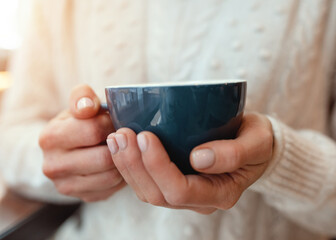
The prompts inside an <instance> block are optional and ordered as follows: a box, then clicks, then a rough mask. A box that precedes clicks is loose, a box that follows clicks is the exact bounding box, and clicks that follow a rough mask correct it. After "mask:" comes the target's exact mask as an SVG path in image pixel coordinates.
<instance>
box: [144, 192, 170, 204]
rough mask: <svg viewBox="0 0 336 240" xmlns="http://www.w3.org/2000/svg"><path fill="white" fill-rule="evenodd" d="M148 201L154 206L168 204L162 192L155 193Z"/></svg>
mask: <svg viewBox="0 0 336 240" xmlns="http://www.w3.org/2000/svg"><path fill="white" fill-rule="evenodd" d="M148 202H149V203H150V204H152V205H154V206H165V205H166V200H165V199H164V198H163V196H162V194H154V195H153V196H151V197H150V198H149V199H148Z"/></svg>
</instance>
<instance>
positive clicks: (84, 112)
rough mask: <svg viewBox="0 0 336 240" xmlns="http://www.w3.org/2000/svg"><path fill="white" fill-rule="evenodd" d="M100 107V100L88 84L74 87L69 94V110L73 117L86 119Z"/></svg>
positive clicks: (93, 114)
mask: <svg viewBox="0 0 336 240" xmlns="http://www.w3.org/2000/svg"><path fill="white" fill-rule="evenodd" d="M99 109H100V100H99V98H98V97H97V95H96V94H95V92H94V91H93V90H92V88H91V87H90V86H88V85H79V86H77V87H75V88H74V89H73V90H72V92H71V96H70V112H71V113H72V115H73V116H74V117H75V118H78V119H88V118H91V117H93V116H95V115H96V114H97V113H98V111H99Z"/></svg>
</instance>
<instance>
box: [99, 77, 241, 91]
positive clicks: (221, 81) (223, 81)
mask: <svg viewBox="0 0 336 240" xmlns="http://www.w3.org/2000/svg"><path fill="white" fill-rule="evenodd" d="M242 82H246V80H244V79H219V80H197V81H181V82H162V83H159V82H157V83H139V84H127V85H114V86H107V87H105V88H106V89H108V88H134V87H174V86H203V85H218V84H233V83H242Z"/></svg>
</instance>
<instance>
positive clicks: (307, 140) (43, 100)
mask: <svg viewBox="0 0 336 240" xmlns="http://www.w3.org/2000/svg"><path fill="white" fill-rule="evenodd" d="M27 26H28V27H29V28H28V30H29V31H26V33H25V34H24V36H25V39H24V43H23V46H22V48H21V49H20V51H19V52H18V54H17V57H16V60H15V62H14V68H13V70H14V79H15V81H14V86H13V87H12V88H11V89H10V91H8V93H7V95H6V97H5V99H4V106H3V108H2V110H3V113H2V118H1V124H0V132H1V134H0V171H1V174H3V177H4V178H5V180H6V181H7V184H8V185H9V186H10V187H12V188H13V189H15V190H16V191H18V192H20V193H21V194H24V195H26V196H29V197H32V198H37V199H42V200H46V201H52V202H68V201H73V199H70V198H67V197H64V196H61V195H59V194H58V193H57V192H56V190H55V189H54V187H53V184H52V183H51V182H50V181H49V180H47V179H46V178H45V177H44V176H43V174H42V171H41V166H42V152H41V150H40V149H39V147H38V143H37V139H38V135H39V133H40V131H41V129H42V128H43V127H44V126H45V125H46V123H47V121H48V120H50V119H51V118H52V117H54V116H55V114H57V113H58V112H59V111H61V110H63V109H64V108H66V107H67V103H68V98H69V93H70V91H71V88H72V87H73V86H75V85H76V84H79V83H88V84H90V85H91V86H92V87H93V88H94V89H95V90H96V91H97V92H98V93H99V95H100V96H101V98H102V100H104V86H106V85H112V84H120V83H135V82H158V81H172V80H174V81H183V80H191V79H192V80H195V79H217V78H221V79H222V78H245V79H247V82H248V94H247V107H246V109H247V110H248V111H258V112H261V113H264V114H267V115H268V116H270V119H271V122H272V125H273V130H274V135H275V153H274V157H273V159H272V161H271V162H270V165H269V167H268V169H267V171H266V172H265V174H264V175H263V176H262V178H261V179H259V180H258V181H257V182H256V183H255V184H254V185H252V186H251V187H250V189H248V190H247V191H245V192H244V194H243V195H242V197H241V199H240V200H239V202H238V203H237V204H236V205H235V206H234V207H233V208H232V209H230V210H228V211H217V212H215V213H214V214H211V215H200V214H197V213H194V212H191V211H185V210H170V209H165V208H159V207H154V206H151V205H149V204H145V203H142V202H140V201H139V200H138V199H137V198H136V196H135V194H134V193H133V192H132V190H131V189H130V188H128V187H126V188H124V189H123V190H121V191H120V192H118V193H116V194H115V195H113V196H112V197H111V198H110V199H109V200H107V201H102V202H97V203H92V204H85V205H83V207H82V209H81V212H80V221H79V219H78V218H75V217H73V218H72V219H71V220H70V221H68V222H67V223H66V224H65V225H64V226H63V227H62V228H61V229H60V231H59V232H58V233H57V235H56V237H55V238H56V239H62V240H63V239H117V240H121V239H130V240H135V239H136V240H138V239H139V240H150V239H153V240H165V239H167V240H173V239H174V240H188V239H190V240H197V239H203V240H217V239H226V240H227V239H229V240H230V239H233V240H238V239H243V240H250V239H251V240H252V239H257V240H264V239H265V240H270V239H281V240H290V239H293V240H301V239H302V240H310V239H312V240H313V239H314V240H315V239H324V237H325V236H331V235H336V144H335V141H333V140H332V138H331V136H332V131H334V134H335V131H336V110H335V108H336V106H334V110H333V111H330V110H332V109H330V107H329V106H330V103H331V102H335V95H336V90H335V86H332V85H331V84H332V78H331V75H332V72H333V70H335V66H336V64H335V61H334V60H335V57H336V1H333V0H301V1H300V0H281V1H280V0H86V1H83V0H55V1H44V0H36V1H34V5H33V7H32V15H31V21H28V22H27ZM333 94H335V95H333ZM333 97H334V99H333ZM335 135H336V134H335ZM335 135H334V136H335ZM328 136H329V137H328ZM256 137H258V136H256Z"/></svg>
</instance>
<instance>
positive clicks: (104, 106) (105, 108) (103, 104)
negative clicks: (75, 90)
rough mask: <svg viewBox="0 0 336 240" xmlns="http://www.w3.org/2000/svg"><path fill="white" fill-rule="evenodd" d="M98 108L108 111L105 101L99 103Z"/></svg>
mask: <svg viewBox="0 0 336 240" xmlns="http://www.w3.org/2000/svg"><path fill="white" fill-rule="evenodd" d="M100 109H101V110H103V111H106V112H108V111H109V109H108V106H107V103H101V104H100Z"/></svg>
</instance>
